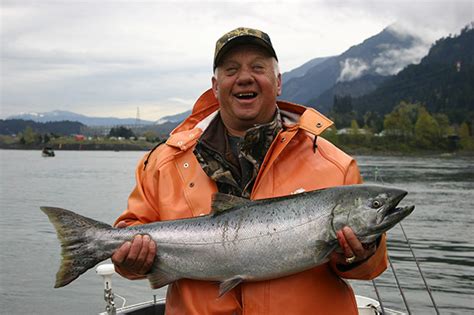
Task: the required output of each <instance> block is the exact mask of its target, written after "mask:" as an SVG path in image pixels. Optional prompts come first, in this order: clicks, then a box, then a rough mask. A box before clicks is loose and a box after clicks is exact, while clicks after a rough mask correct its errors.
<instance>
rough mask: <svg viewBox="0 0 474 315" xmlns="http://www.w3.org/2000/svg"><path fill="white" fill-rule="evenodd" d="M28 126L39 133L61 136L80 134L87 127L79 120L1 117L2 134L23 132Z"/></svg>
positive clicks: (0, 129)
mask: <svg viewBox="0 0 474 315" xmlns="http://www.w3.org/2000/svg"><path fill="white" fill-rule="evenodd" d="M27 127H29V128H31V129H32V130H33V131H34V132H36V133H38V134H45V133H49V134H55V135H59V136H67V135H71V134H80V133H81V130H82V128H84V127H85V125H83V124H82V123H80V122H77V121H55V122H47V123H41V122H36V121H33V120H23V119H5V120H3V119H0V134H1V135H12V134H19V133H21V132H23V131H24V130H25V129H26V128H27Z"/></svg>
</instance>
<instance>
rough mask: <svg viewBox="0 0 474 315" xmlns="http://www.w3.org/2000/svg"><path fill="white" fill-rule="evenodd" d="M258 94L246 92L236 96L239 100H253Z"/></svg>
mask: <svg viewBox="0 0 474 315" xmlns="http://www.w3.org/2000/svg"><path fill="white" fill-rule="evenodd" d="M257 95H258V94H257V93H255V92H245V93H235V94H234V96H235V97H236V98H238V99H239V100H251V99H253V98H255V97H257Z"/></svg>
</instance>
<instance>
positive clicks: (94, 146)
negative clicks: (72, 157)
mask: <svg viewBox="0 0 474 315" xmlns="http://www.w3.org/2000/svg"><path fill="white" fill-rule="evenodd" d="M154 146H155V144H153V143H147V144H141V143H140V144H139V143H137V144H134V143H100V144H98V143H61V144H49V143H47V144H29V145H26V144H19V143H12V144H7V143H0V149H5V150H38V151H41V150H42V149H43V148H44V147H49V148H52V149H53V150H55V151H148V150H151V149H152V148H153V147H154Z"/></svg>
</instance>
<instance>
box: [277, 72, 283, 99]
mask: <svg viewBox="0 0 474 315" xmlns="http://www.w3.org/2000/svg"><path fill="white" fill-rule="evenodd" d="M281 87H282V83H281V73H278V77H277V96H280V95H281Z"/></svg>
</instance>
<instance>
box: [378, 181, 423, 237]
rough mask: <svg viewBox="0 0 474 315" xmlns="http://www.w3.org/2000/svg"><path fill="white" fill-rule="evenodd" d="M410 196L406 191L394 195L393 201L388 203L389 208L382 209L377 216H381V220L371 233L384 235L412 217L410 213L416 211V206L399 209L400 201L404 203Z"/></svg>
mask: <svg viewBox="0 0 474 315" xmlns="http://www.w3.org/2000/svg"><path fill="white" fill-rule="evenodd" d="M407 194H408V192H406V191H401V190H399V191H397V193H395V194H394V196H393V197H392V198H390V199H391V200H389V202H388V203H387V206H385V207H382V208H381V209H380V210H379V211H378V214H377V216H379V218H380V219H379V220H377V221H378V223H377V224H375V225H374V226H373V227H372V229H371V231H370V233H371V234H372V233H382V232H385V231H387V230H389V229H391V228H392V227H393V226H395V225H396V224H397V223H398V222H400V221H401V220H403V219H404V218H405V217H407V216H408V215H410V213H412V212H413V210H415V206H414V205H411V206H401V207H398V204H399V203H400V201H402V199H403V198H405V196H406V195H407Z"/></svg>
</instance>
